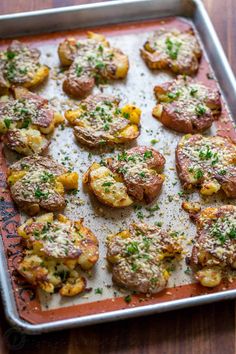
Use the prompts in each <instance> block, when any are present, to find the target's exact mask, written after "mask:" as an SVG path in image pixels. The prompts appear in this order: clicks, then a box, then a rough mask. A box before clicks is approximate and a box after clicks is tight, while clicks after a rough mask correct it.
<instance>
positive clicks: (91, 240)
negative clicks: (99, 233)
mask: <svg viewBox="0 0 236 354" xmlns="http://www.w3.org/2000/svg"><path fill="white" fill-rule="evenodd" d="M55 230H56V232H57V233H58V230H61V231H60V232H61V235H60V238H57V236H56V234H55ZM18 234H19V236H21V237H22V242H23V244H24V246H25V255H24V256H23V258H22V261H21V262H20V263H19V266H18V269H17V270H18V272H19V273H20V274H21V275H22V276H23V277H24V278H26V279H27V281H28V282H29V283H31V284H32V285H34V286H36V287H40V288H41V289H43V290H44V291H46V292H48V293H54V292H55V291H56V290H57V289H59V292H60V294H61V296H75V295H77V294H79V293H81V292H83V291H84V290H85V287H86V279H85V278H84V277H82V276H81V275H80V272H79V269H78V266H80V267H81V268H82V269H84V270H87V269H91V268H92V267H93V266H94V265H95V264H96V262H97V260H98V257H99V253H98V240H97V238H96V237H95V235H94V234H93V233H92V231H91V230H90V229H88V228H86V227H85V226H84V225H83V220H82V219H81V220H78V221H75V222H72V221H71V220H69V219H68V218H67V217H65V216H64V215H60V214H59V215H58V217H57V218H55V217H54V215H53V213H48V214H43V215H41V216H39V217H37V218H32V219H28V220H27V221H26V222H25V223H24V224H22V225H21V226H20V227H19V228H18ZM35 235H36V236H37V237H36V236H35ZM62 238H66V239H67V243H66V244H65V243H64V242H62V241H61V239H62ZM52 243H55V245H52V246H51V247H50V245H51V244H52ZM65 245H66V247H67V249H65Z"/></svg>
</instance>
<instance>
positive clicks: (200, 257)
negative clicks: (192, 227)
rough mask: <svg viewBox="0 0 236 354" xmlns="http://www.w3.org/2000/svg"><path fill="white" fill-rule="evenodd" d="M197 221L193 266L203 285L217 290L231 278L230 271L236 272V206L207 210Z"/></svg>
mask: <svg viewBox="0 0 236 354" xmlns="http://www.w3.org/2000/svg"><path fill="white" fill-rule="evenodd" d="M196 222H197V235H196V241H197V242H196V244H195V245H194V247H193V250H192V256H191V265H192V268H193V269H194V272H195V276H196V279H197V280H198V281H199V282H200V283H201V284H202V285H203V286H206V287H215V286H217V285H219V284H220V283H221V281H222V279H223V278H227V277H228V275H229V274H228V270H230V269H236V207H235V206H233V205H224V206H221V207H218V208H206V209H204V210H203V211H202V212H201V213H200V214H199V215H198V217H197V219H196Z"/></svg>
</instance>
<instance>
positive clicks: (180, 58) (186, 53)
mask: <svg viewBox="0 0 236 354" xmlns="http://www.w3.org/2000/svg"><path fill="white" fill-rule="evenodd" d="M201 55H202V51H201V48H200V46H199V43H198V40H197V38H196V37H195V35H194V33H193V30H192V29H189V30H187V31H179V30H177V29H164V28H162V29H159V30H157V31H156V32H155V33H154V34H153V35H152V36H150V38H149V39H148V40H147V41H146V43H145V44H144V47H143V48H142V49H141V56H142V58H143V59H144V60H145V62H146V63H147V65H148V67H149V68H150V69H160V70H163V69H169V70H171V71H172V72H174V73H176V74H187V75H193V74H195V73H196V72H197V71H198V67H199V60H200V58H201Z"/></svg>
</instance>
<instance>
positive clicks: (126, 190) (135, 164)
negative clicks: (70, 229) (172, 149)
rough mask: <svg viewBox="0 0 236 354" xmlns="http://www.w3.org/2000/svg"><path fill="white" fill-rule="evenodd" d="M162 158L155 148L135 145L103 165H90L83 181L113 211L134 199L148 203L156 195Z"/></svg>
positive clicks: (160, 185) (161, 181) (160, 183)
mask: <svg viewBox="0 0 236 354" xmlns="http://www.w3.org/2000/svg"><path fill="white" fill-rule="evenodd" d="M164 164H165V158H164V157H163V156H162V155H161V154H160V153H159V152H158V151H156V150H155V149H153V148H147V147H145V146H138V147H135V148H132V149H130V150H128V151H127V152H126V151H124V152H122V153H120V154H118V155H117V156H116V157H114V158H109V159H108V160H107V161H106V162H105V166H102V165H101V164H98V163H93V164H92V166H91V167H90V168H89V169H88V171H87V172H86V174H85V175H84V178H83V182H84V184H86V185H88V186H89V188H90V190H91V192H92V193H93V194H95V196H96V197H97V198H98V199H99V200H100V201H101V202H102V203H104V204H106V205H109V206H111V207H115V208H121V207H125V206H129V205H131V204H132V203H133V201H134V200H137V201H145V202H146V203H151V202H152V201H153V200H154V199H155V198H156V197H157V195H158V194H159V193H160V190H161V187H162V184H163V182H164V176H163V175H162V170H163V168H164Z"/></svg>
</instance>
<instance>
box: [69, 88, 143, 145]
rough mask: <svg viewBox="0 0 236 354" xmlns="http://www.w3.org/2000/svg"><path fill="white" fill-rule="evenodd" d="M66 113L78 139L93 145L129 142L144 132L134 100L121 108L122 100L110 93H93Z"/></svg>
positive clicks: (139, 112) (84, 143) (80, 141)
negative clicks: (75, 108) (132, 103)
mask: <svg viewBox="0 0 236 354" xmlns="http://www.w3.org/2000/svg"><path fill="white" fill-rule="evenodd" d="M65 117H66V119H67V120H68V122H69V123H70V124H71V125H72V126H73V127H74V135H75V137H76V139H77V141H78V142H79V143H80V144H83V145H86V146H88V147H89V148H99V147H101V146H102V144H108V145H114V144H123V143H127V142H130V141H133V140H134V139H136V138H137V137H138V136H139V134H140V117H141V110H140V109H139V108H138V107H136V106H135V105H131V104H127V105H125V106H123V107H121V108H119V100H118V99H117V98H116V97H113V96H109V95H104V94H98V95H90V96H88V97H87V98H86V99H84V100H82V101H81V103H80V105H79V107H78V109H77V110H68V111H66V112H65ZM102 121H103V122H104V124H101V122H102Z"/></svg>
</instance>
